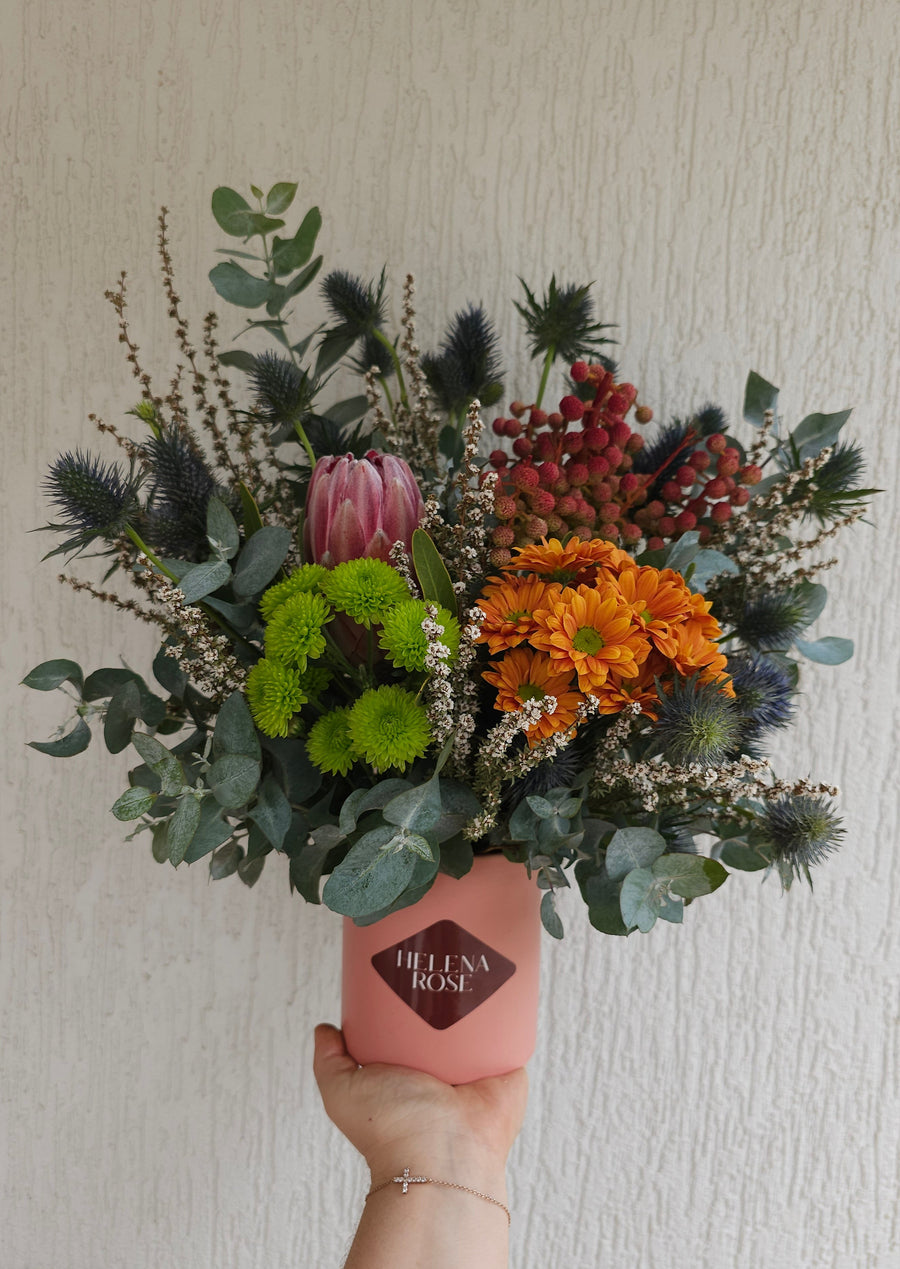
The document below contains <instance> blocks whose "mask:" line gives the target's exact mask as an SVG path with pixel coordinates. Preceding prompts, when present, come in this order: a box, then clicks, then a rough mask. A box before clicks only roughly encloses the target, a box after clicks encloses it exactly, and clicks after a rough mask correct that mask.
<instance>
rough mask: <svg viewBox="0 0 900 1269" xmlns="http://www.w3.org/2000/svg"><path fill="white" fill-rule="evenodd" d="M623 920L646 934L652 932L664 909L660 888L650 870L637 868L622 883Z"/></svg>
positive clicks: (620, 902)
mask: <svg viewBox="0 0 900 1269" xmlns="http://www.w3.org/2000/svg"><path fill="white" fill-rule="evenodd" d="M619 906H620V907H621V910H622V920H623V921H624V922H625V925H626V926H627V927H628V928H629V929H632V928H633V927H634V926H637V928H638V929H639V930H640V931H641V933H642V934H646V933H647V932H648V931H649V930H652V929H653V927H654V925H655V924H656V919H657V917H658V916H659V913H660V908H661V907H662V898H661V895H660V886H659V883H658V882H657V880H656V878H655V877H654V875H653V873H652V872H651V871H650V869H649V868H635V869H634V870H633V871H632V872H630V873H629V874H628V876H627V877H626V878H625V880H624V881H623V882H622V892H621V894H620V896H619Z"/></svg>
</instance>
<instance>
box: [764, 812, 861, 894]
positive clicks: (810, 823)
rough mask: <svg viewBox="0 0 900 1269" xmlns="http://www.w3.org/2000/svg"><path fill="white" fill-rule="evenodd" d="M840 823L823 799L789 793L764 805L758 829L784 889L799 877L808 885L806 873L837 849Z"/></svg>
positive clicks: (840, 836) (839, 837)
mask: <svg viewBox="0 0 900 1269" xmlns="http://www.w3.org/2000/svg"><path fill="white" fill-rule="evenodd" d="M842 822H843V821H842V820H841V818H840V816H838V815H836V814H835V811H834V806H833V804H832V803H831V802H829V801H828V799H827V798H824V797H813V796H811V795H809V794H800V795H790V794H789V795H788V796H786V797H782V798H778V799H777V800H776V801H774V802H769V803H767V804H766V808H765V811H764V813H763V816H762V824H761V828H762V830H763V832H764V833H765V834H766V837H767V838H768V842H769V846H770V849H771V852H772V860H773V863H774V864H775V866H776V868H777V869H778V872H779V875H780V877H781V884H782V885H783V886H784V889H785V890H789V889H790V887H791V882H792V881H793V879H794V878H795V877H796V878H797V879H798V880H799V879H800V877H801V875H802V876H805V877H806V880H807V881H808V882H809V883H810V885H812V880H811V878H810V875H809V870H810V868H811V867H813V866H814V865H815V864H820V863H821V862H822V860H823V859H826V858H827V857H828V856H829V855H830V854H832V853H833V852H834V851H835V850H837V849H838V847H839V846H840V844H841V841H842V839H843V837H844V829H843V828H842V827H841V824H842Z"/></svg>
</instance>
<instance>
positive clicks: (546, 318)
mask: <svg viewBox="0 0 900 1269" xmlns="http://www.w3.org/2000/svg"><path fill="white" fill-rule="evenodd" d="M519 281H520V282H521V283H522V287H523V289H524V291H525V303H524V304H518V303H516V310H517V311H518V313H519V314H520V315H521V316H522V317H523V318H524V319H525V327H526V329H527V331H528V334H529V336H530V337H531V355H532V357H540V356H541V354H542V353H548V352H550V351H551V350H552V351H553V353H554V355H555V356H556V357H561V358H562V359H563V361H568V362H572V361H577V360H578V358H579V357H593V356H594V355H595V354H596V351H597V349H598V348H600V347H601V346H602V345H604V344H614V343H615V342H616V341H615V340H614V339H609V338H607V337H606V336H605V335H601V334H600V332H601V331H604V330H610V329H611V324H610V323H609V322H595V321H594V302H593V300H592V299H591V296H590V294H589V292H590V289H591V287H592V285H593V283H592V282H589V283H588V284H587V286H563V287H560V286H557V284H556V277H555V276H553V277H551V279H550V286H549V288H548V290H547V294H546V295H545V296H544V298H543V299H542V300H538V299H537V298H536V297H535V295H534V294H533V292H532V291H530V290H529V289H528V287H527V286H526V285H525V282H524V281H523V280H522V278H519Z"/></svg>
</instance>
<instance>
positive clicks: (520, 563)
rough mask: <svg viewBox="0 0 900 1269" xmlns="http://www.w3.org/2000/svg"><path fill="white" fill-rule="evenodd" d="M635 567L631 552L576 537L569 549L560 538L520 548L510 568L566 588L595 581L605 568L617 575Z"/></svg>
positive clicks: (608, 544)
mask: <svg viewBox="0 0 900 1269" xmlns="http://www.w3.org/2000/svg"><path fill="white" fill-rule="evenodd" d="M633 564H634V561H633V560H632V558H631V556H630V555H629V554H628V552H627V551H622V550H620V549H619V548H618V547H617V546H613V544H612V542H606V541H604V540H603V539H602V538H593V539H591V540H590V541H589V542H580V541H578V540H577V539H574V538H573V539H572V540H571V541H570V542H568V543H567V544H566V545H565V546H563V544H562V542H560V540H559V538H550V539H549V540H548V539H547V538H542V539H541V541H540V542H537V543H535V544H534V545H532V546H522V547H519V549H518V550H517V551H516V553H515V555H514V556H513V558H512V559H511V560H510V562H509V564H507V566H506V567H507V569H509V570H519V571H524V570H525V569H527V570H528V571H529V572H531V573H540V574H541V575H542V576H543V577H546V578H547V579H548V580H549V581H553V582H560V583H561V584H562V585H563V586H580V585H582V584H584V583H587V582H592V581H594V579H595V578H596V577H597V575H598V573H600V572H602V570H604V569H608V570H609V571H610V573H612V574H617V573H618V572H619V571H620V569H622V568H625V567H627V566H628V565H633Z"/></svg>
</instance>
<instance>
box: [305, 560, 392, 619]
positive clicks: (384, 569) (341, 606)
mask: <svg viewBox="0 0 900 1269" xmlns="http://www.w3.org/2000/svg"><path fill="white" fill-rule="evenodd" d="M321 587H322V592H323V594H324V595H325V598H326V599H327V600H328V602H329V603H330V604H332V605H333V606H334V607H335V608H337V610H338V611H339V612H345V613H346V614H347V616H348V617H352V618H353V620H354V621H358V622H359V624H360V625H361V626H365V627H366V628H367V629H368V628H370V627H371V626H373V625H377V624H378V623H379V622H380V621H382V619H383V618H384V614H385V613H386V612H387V610H388V609H389V608H393V607H394V605H395V604H401V603H403V601H404V600H406V599H409V588H408V586H407V585H406V582H405V581H404V580H403V578H402V577H401V576H400V574H399V573H398V572H397V570H396V569H395V568H392V567H391V566H390V564H386V563H385V562H384V560H378V559H370V560H347V561H346V562H345V563H343V564H338V566H337V568H334V569H332V570H331V572H330V573H329V574H328V576H327V577H325V578H323V580H322V583H321Z"/></svg>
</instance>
